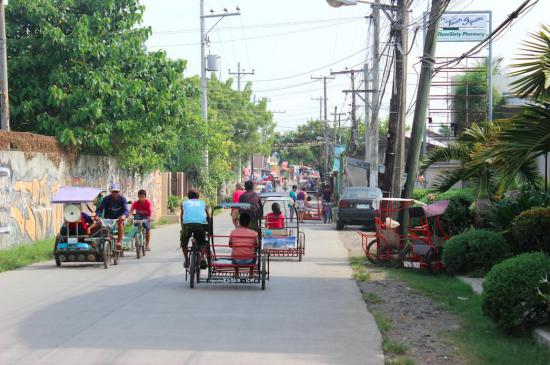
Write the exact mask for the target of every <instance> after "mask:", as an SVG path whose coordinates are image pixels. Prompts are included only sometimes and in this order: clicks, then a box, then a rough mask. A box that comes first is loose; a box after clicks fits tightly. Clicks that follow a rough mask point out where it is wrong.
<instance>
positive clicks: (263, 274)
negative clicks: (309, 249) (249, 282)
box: [260, 256, 301, 290]
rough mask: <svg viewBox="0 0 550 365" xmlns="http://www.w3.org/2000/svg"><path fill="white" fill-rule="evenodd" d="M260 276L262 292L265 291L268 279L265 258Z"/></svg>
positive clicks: (263, 258)
mask: <svg viewBox="0 0 550 365" xmlns="http://www.w3.org/2000/svg"><path fill="white" fill-rule="evenodd" d="M300 258H301V256H300ZM260 276H261V279H262V290H265V281H266V279H267V266H266V260H265V257H262V261H261V266H260Z"/></svg>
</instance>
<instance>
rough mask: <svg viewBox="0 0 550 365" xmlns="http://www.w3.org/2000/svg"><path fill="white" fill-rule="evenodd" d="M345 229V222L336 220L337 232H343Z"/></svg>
mask: <svg viewBox="0 0 550 365" xmlns="http://www.w3.org/2000/svg"><path fill="white" fill-rule="evenodd" d="M343 229H344V222H342V221H341V220H339V219H338V220H336V230H337V231H341V230H343Z"/></svg>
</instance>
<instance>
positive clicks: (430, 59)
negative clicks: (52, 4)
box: [402, 0, 446, 198]
mask: <svg viewBox="0 0 550 365" xmlns="http://www.w3.org/2000/svg"><path fill="white" fill-rule="evenodd" d="M444 4H445V1H444V0H432V6H431V9H430V16H429V20H428V30H427V32H426V38H425V41H424V54H423V57H422V68H421V71H420V79H419V85H418V93H417V96H416V107H415V109H414V119H413V125H412V131H411V141H410V146H409V153H408V155H407V167H406V171H407V181H406V182H405V188H404V189H403V194H402V197H403V198H411V197H412V193H413V189H414V183H415V181H416V174H417V171H418V160H419V159H420V148H421V147H422V142H423V136H424V131H425V128H426V112H427V108H428V99H429V96H430V87H431V83H432V72H433V66H434V63H435V58H434V57H435V49H436V45H437V30H438V29H439V19H440V17H441V14H443V12H444V11H445V8H446V6H445V5H444Z"/></svg>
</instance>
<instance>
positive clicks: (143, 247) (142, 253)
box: [139, 232, 145, 256]
mask: <svg viewBox="0 0 550 365" xmlns="http://www.w3.org/2000/svg"><path fill="white" fill-rule="evenodd" d="M139 242H140V243H141V246H139V247H140V249H141V256H145V238H144V237H143V233H141V232H140V233H139Z"/></svg>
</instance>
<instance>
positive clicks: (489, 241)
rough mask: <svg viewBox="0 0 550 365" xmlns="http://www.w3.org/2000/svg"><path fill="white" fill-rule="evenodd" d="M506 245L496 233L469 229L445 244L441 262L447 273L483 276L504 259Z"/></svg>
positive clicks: (502, 238)
mask: <svg viewBox="0 0 550 365" xmlns="http://www.w3.org/2000/svg"><path fill="white" fill-rule="evenodd" d="M507 248H508V245H507V243H506V240H505V239H504V237H502V235H501V234H500V233H498V232H493V231H489V230H485V229H470V230H467V231H464V232H463V233H461V234H459V235H456V236H454V237H452V238H451V239H450V240H449V241H447V242H446V243H445V246H444V249H443V262H444V263H445V267H446V268H447V270H448V271H449V272H452V273H457V274H464V273H473V274H476V275H483V274H485V273H486V272H487V271H489V270H490V269H491V267H493V265H495V264H497V263H499V262H501V261H502V260H504V259H505V258H506V254H507V251H508V250H507Z"/></svg>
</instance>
